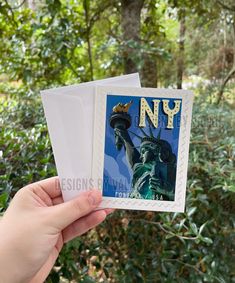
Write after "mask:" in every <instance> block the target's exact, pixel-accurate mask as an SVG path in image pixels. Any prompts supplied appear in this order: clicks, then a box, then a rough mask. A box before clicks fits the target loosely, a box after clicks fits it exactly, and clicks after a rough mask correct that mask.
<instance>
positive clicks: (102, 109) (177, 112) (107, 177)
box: [92, 86, 193, 212]
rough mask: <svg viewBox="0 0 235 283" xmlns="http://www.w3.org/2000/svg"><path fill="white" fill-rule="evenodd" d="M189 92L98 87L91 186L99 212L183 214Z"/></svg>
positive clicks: (188, 123)
mask: <svg viewBox="0 0 235 283" xmlns="http://www.w3.org/2000/svg"><path fill="white" fill-rule="evenodd" d="M192 104H193V94H192V93H191V92H190V91H186V90H172V89H171V90H167V89H153V88H133V87H114V86H107V87H103V86H98V87H97V88H96V102H95V123H94V137H93V162H92V163H93V170H92V178H93V179H92V180H93V185H94V186H95V187H98V188H100V189H101V190H102V195H103V201H102V203H101V206H100V207H102V208H108V207H109V208H122V209H138V210H155V211H174V212H183V211H184V206H185V192H186V181H187V165H188V151H189V138H190V125H191V115H192Z"/></svg>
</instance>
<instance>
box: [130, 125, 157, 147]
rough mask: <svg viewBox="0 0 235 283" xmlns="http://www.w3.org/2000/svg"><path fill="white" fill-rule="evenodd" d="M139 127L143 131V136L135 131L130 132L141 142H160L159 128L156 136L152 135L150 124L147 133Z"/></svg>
mask: <svg viewBox="0 0 235 283" xmlns="http://www.w3.org/2000/svg"><path fill="white" fill-rule="evenodd" d="M139 129H140V130H141V132H142V133H143V135H144V136H143V137H141V136H139V135H137V134H136V133H133V132H131V133H132V134H133V135H135V136H136V137H137V138H139V139H140V141H141V143H144V142H151V143H154V144H158V145H159V144H160V142H161V129H160V130H159V132H158V135H157V137H154V135H153V131H152V128H151V126H150V125H149V135H148V134H146V132H145V131H144V130H143V129H142V128H139Z"/></svg>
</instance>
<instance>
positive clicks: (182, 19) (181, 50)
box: [177, 8, 186, 89]
mask: <svg viewBox="0 0 235 283" xmlns="http://www.w3.org/2000/svg"><path fill="white" fill-rule="evenodd" d="M179 18H180V34H179V54H178V60H177V88H178V89H181V88H182V82H183V74H184V41H185V32H186V25H185V9H183V8H182V9H180V11H179Z"/></svg>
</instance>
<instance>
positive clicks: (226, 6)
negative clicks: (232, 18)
mask: <svg viewBox="0 0 235 283" xmlns="http://www.w3.org/2000/svg"><path fill="white" fill-rule="evenodd" d="M217 3H218V4H219V5H220V6H221V7H222V8H224V9H225V10H228V11H231V12H235V6H232V5H231V6H228V5H227V4H224V2H222V1H221V0H217Z"/></svg>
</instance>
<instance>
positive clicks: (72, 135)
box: [41, 73, 141, 201]
mask: <svg viewBox="0 0 235 283" xmlns="http://www.w3.org/2000/svg"><path fill="white" fill-rule="evenodd" d="M96 85H112V86H126V87H128V86H129V87H141V85H140V79H139V74H138V73H136V74H130V75H125V76H120V77H114V78H109V79H104V80H99V81H93V82H87V83H82V84H79V85H72V86H66V87H60V88H55V89H48V90H43V91H41V97H42V102H43V107H44V112H45V115H46V120H47V125H48V129H49V135H50V139H51V143H52V148H53V153H54V158H55V163H56V168H57V173H58V175H59V178H60V184H61V188H62V194H63V198H64V200H65V201H67V200H70V199H72V198H74V197H75V196H77V195H78V193H79V192H80V191H81V190H84V189H86V188H88V187H90V185H92V184H91V183H90V184H89V182H90V180H91V177H92V147H93V127H94V109H95V107H94V101H95V86H96Z"/></svg>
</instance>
